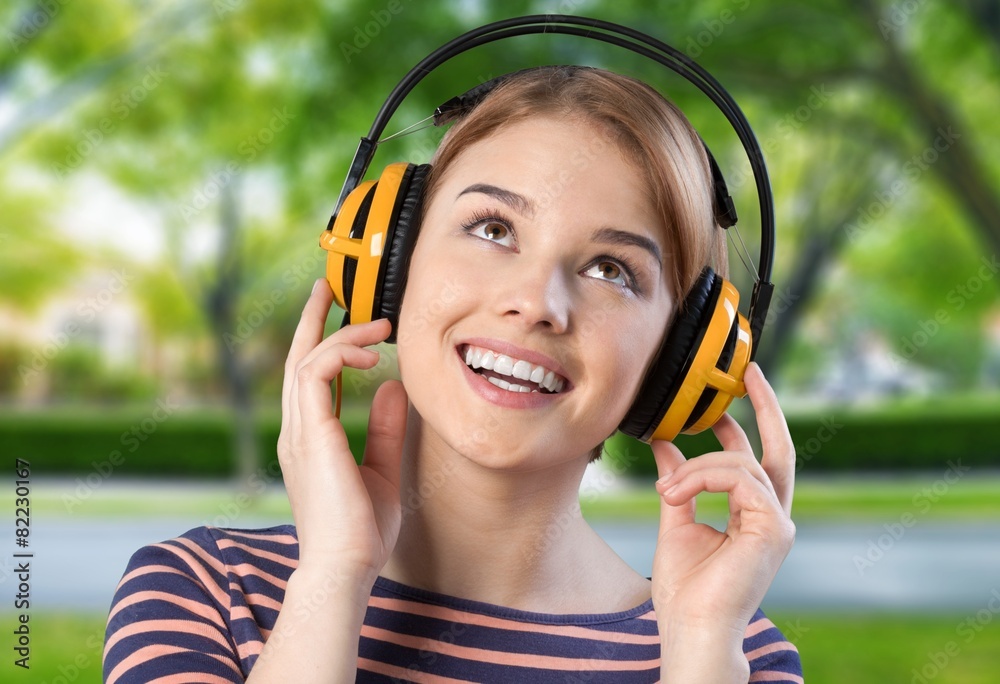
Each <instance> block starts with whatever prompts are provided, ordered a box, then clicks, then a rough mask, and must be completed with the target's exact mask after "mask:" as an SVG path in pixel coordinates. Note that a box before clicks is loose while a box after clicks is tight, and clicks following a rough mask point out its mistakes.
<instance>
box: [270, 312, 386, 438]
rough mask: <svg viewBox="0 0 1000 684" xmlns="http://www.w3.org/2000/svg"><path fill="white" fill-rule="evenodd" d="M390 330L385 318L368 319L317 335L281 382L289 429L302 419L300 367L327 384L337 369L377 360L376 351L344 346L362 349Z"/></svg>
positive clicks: (363, 364) (357, 366)
mask: <svg viewBox="0 0 1000 684" xmlns="http://www.w3.org/2000/svg"><path fill="white" fill-rule="evenodd" d="M311 303H312V302H310V304H311ZM307 308H308V305H307ZM391 331H392V326H391V325H390V323H389V321H388V319H384V318H381V319H378V320H374V321H368V322H366V323H358V324H354V325H348V326H346V327H343V328H341V329H340V330H337V331H336V332H335V333H333V334H332V335H330V336H329V337H328V338H326V339H325V340H322V339H321V341H319V342H318V343H317V344H315V345H314V346H313V348H312V349H310V350H309V351H308V353H306V354H305V356H303V357H302V358H301V359H300V360H299V361H298V363H297V364H296V366H295V368H294V369H292V370H286V372H285V382H286V383H288V389H287V392H288V396H289V400H288V414H289V427H290V430H292V431H295V430H298V429H299V425H300V424H301V421H302V420H303V417H302V415H301V412H300V411H301V408H302V406H303V403H302V402H301V401H300V400H301V398H302V395H301V388H300V386H299V382H300V377H299V376H300V374H301V373H303V368H306V367H307V366H308V367H309V368H310V370H309V371H306V373H307V374H309V375H312V374H316V376H317V377H319V378H321V379H324V380H325V382H326V383H327V384H328V385H329V383H330V382H331V381H332V380H333V379H334V378H335V377H336V376H337V373H339V372H340V371H341V370H343V367H344V366H348V367H352V368H362V369H365V368H371V367H372V366H373V365H374V364H375V363H377V362H378V355H377V353H376V352H371V354H376V355H375V356H370V355H368V354H358V353H356V352H346V350H347V349H348V348H352V347H353V348H356V349H362V348H363V347H366V346H368V345H372V344H377V343H378V342H381V341H383V340H384V339H385V338H386V337H388V336H389V333H390V332H391ZM320 336H321V337H322V328H320ZM336 349H340V351H339V352H335V351H334V350H336ZM331 353H333V354H334V356H330V355H331ZM338 353H339V354H340V359H341V361H340V363H339V365H338V364H337V362H336V358H337V356H336V354H338ZM289 358H291V356H289ZM321 358H322V359H324V361H323V362H322V363H321V364H320V365H318V366H314V365H313V364H314V363H315V361H316V360H318V359H321ZM372 359H374V360H372ZM328 390H329V388H327V394H329V391H328ZM283 392H284V390H283ZM314 398H315V397H314ZM315 418H316V415H315V414H314V415H313V419H315Z"/></svg>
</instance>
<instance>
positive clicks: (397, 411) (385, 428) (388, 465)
mask: <svg viewBox="0 0 1000 684" xmlns="http://www.w3.org/2000/svg"><path fill="white" fill-rule="evenodd" d="M407 409H408V401H407V398H406V390H405V389H403V383H401V382H399V381H398V380H387V381H386V382H384V383H382V386H381V387H379V388H378V390H377V391H376V392H375V398H374V399H372V409H371V413H370V415H369V416H368V438H367V440H366V442H365V455H364V458H363V460H362V463H363V464H364V465H366V466H368V467H369V468H371V469H372V470H373V471H375V472H376V473H378V474H379V475H381V476H382V477H384V478H385V479H386V480H388V481H389V482H391V483H392V484H393V485H394V486H395V487H396V488H397V489H398V488H399V475H400V465H399V464H400V460H401V458H402V454H403V438H404V436H405V435H406V412H407Z"/></svg>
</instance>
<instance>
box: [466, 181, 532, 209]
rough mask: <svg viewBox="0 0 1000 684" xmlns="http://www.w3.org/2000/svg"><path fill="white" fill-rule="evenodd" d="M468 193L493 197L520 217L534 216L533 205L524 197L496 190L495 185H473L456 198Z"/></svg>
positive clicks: (501, 189) (503, 190)
mask: <svg viewBox="0 0 1000 684" xmlns="http://www.w3.org/2000/svg"><path fill="white" fill-rule="evenodd" d="M470 192H479V193H482V194H484V195H489V196H490V197H494V198H496V199H498V200H500V201H501V202H503V203H504V204H506V205H507V206H508V207H510V208H511V209H513V210H514V211H516V212H517V213H519V214H521V215H522V216H534V215H535V205H534V204H532V202H531V200H529V199H528V198H527V197H525V196H524V195H519V194H517V193H516V192H513V191H511V190H505V189H503V188H498V187H497V186H495V185H490V184H489V183H473V184H472V185H470V186H469V187H467V188H466V189H465V190H463V191H462V192H460V193H458V195H457V197H461V196H462V195H465V194H468V193H470Z"/></svg>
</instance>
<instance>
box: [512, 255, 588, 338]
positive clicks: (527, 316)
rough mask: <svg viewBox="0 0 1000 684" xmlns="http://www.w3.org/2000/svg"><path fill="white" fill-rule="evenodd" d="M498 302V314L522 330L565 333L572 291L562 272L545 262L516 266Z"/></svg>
mask: <svg viewBox="0 0 1000 684" xmlns="http://www.w3.org/2000/svg"><path fill="white" fill-rule="evenodd" d="M519 266H520V267H519V268H517V269H516V272H514V273H510V274H509V275H510V277H509V279H508V285H507V286H506V287H505V288H504V289H503V295H502V296H501V297H500V299H499V300H498V305H499V310H500V312H501V313H502V315H504V316H505V317H507V318H508V319H512V320H515V321H516V322H518V323H519V324H521V325H523V326H524V327H525V328H533V327H537V326H540V327H543V328H545V329H547V330H549V331H550V332H555V333H563V332H566V330H567V328H568V327H569V322H570V311H571V309H572V288H571V284H570V280H569V278H568V276H567V274H566V273H565V272H564V270H563V269H561V268H559V266H558V265H555V264H553V263H551V262H549V261H547V260H540V261H539V262H538V263H536V264H534V265H532V266H530V267H527V266H526V264H524V263H521V264H519Z"/></svg>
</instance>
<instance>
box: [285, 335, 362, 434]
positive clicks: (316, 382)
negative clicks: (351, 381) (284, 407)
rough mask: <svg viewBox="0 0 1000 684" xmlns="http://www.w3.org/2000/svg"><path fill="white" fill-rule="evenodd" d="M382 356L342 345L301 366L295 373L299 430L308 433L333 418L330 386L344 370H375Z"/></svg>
mask: <svg viewBox="0 0 1000 684" xmlns="http://www.w3.org/2000/svg"><path fill="white" fill-rule="evenodd" d="M378 359H379V353H378V352H377V351H374V350H372V349H365V348H363V347H358V346H355V345H353V344H348V343H341V344H335V345H333V346H332V347H329V348H327V350H326V353H324V354H320V355H319V356H316V357H315V358H313V359H312V360H310V361H307V362H304V363H302V364H300V365H299V368H298V370H296V372H295V392H296V396H295V397H294V398H293V404H297V408H298V414H299V420H300V425H299V428H298V429H299V430H300V431H302V430H308V429H310V426H314V425H318V424H320V423H321V422H322V421H323V420H326V419H329V418H331V417H332V416H333V400H332V397H331V394H330V382H331V381H332V380H333V379H334V378H335V377H337V373H339V372H340V371H342V370H343V369H344V366H349V367H351V368H362V369H367V368H372V367H374V366H375V364H377V363H378Z"/></svg>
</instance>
